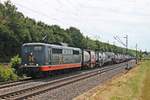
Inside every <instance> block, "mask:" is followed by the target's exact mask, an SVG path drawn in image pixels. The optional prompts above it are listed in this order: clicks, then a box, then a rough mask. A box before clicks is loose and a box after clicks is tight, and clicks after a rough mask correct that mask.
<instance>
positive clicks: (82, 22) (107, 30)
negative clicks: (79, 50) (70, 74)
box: [1, 0, 150, 51]
mask: <svg viewBox="0 0 150 100" xmlns="http://www.w3.org/2000/svg"><path fill="white" fill-rule="evenodd" d="M4 1H6V0H1V2H4ZM10 1H11V2H12V3H13V4H14V5H16V7H17V8H18V11H20V12H22V13H23V14H24V15H25V16H28V17H30V18H33V19H35V20H36V21H42V22H45V23H46V24H49V25H54V24H56V25H59V26H60V27H62V28H65V29H66V28H69V27H70V26H74V27H76V28H78V29H80V30H81V32H82V33H83V34H84V35H85V36H89V37H90V38H92V39H98V40H100V41H104V42H109V43H111V44H115V45H118V46H122V44H120V43H119V42H118V41H117V40H115V39H114V36H118V37H119V38H120V40H122V42H124V43H125V38H124V37H125V35H128V37H129V48H132V49H135V47H136V44H138V49H142V50H147V51H150V45H149V42H150V0H10ZM122 47H123V46H122Z"/></svg>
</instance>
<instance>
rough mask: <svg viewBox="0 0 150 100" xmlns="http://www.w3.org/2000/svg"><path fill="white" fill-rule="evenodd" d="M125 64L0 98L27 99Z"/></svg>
mask: <svg viewBox="0 0 150 100" xmlns="http://www.w3.org/2000/svg"><path fill="white" fill-rule="evenodd" d="M124 66H126V64H125V63H123V64H117V65H112V66H107V67H102V68H100V69H96V70H92V71H88V72H84V73H81V74H78V75H73V76H69V77H65V78H62V79H57V80H54V81H50V82H48V83H46V84H41V85H37V86H34V87H30V88H25V89H22V90H18V91H12V92H9V93H6V94H1V95H0V99H3V100H20V99H27V98H30V97H32V96H35V95H38V94H42V93H44V92H46V91H50V90H53V89H57V88H59V87H62V86H64V85H68V84H71V83H74V82H77V81H80V80H83V79H86V78H89V77H93V76H95V75H98V74H101V73H104V72H108V71H110V70H115V69H117V68H120V67H124Z"/></svg>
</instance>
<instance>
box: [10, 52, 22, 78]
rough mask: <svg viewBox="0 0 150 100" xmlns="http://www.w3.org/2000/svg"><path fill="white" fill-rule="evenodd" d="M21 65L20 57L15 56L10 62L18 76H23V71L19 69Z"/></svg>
mask: <svg viewBox="0 0 150 100" xmlns="http://www.w3.org/2000/svg"><path fill="white" fill-rule="evenodd" d="M20 65H21V58H19V56H18V55H17V56H14V57H13V58H11V61H10V66H11V67H12V68H13V69H14V72H15V73H16V74H17V75H18V76H21V77H22V76H23V74H22V70H21V69H19V66H20Z"/></svg>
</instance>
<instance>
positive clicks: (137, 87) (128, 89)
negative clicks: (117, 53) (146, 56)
mask: <svg viewBox="0 0 150 100" xmlns="http://www.w3.org/2000/svg"><path fill="white" fill-rule="evenodd" d="M149 65H150V61H144V62H142V63H141V64H140V65H139V66H138V69H137V70H136V71H135V72H134V73H133V74H134V75H133V76H132V77H131V78H129V79H127V81H126V82H124V84H122V85H121V87H120V89H119V90H118V91H119V92H120V93H121V94H114V95H113V96H111V98H110V100H139V99H140V98H141V97H140V95H141V94H142V95H146V96H149V94H148V93H149V91H148V90H147V89H148V88H147V87H148V86H150V84H148V83H149V81H148V80H147V79H146V77H147V71H148V70H150V68H149ZM148 74H150V73H148ZM144 80H145V81H144ZM145 85H147V86H145ZM143 87H145V88H143ZM143 89H144V90H143ZM145 89H146V90H147V92H148V93H147V94H145ZM142 91H143V92H142ZM142 97H145V96H142ZM143 100H149V99H143Z"/></svg>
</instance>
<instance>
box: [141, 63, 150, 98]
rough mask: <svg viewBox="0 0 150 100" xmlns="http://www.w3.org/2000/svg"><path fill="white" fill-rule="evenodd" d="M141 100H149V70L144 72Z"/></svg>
mask: <svg viewBox="0 0 150 100" xmlns="http://www.w3.org/2000/svg"><path fill="white" fill-rule="evenodd" d="M147 67H150V64H148V63H147ZM141 100H150V68H148V69H147V70H146V77H145V79H144V82H143V88H142V93H141Z"/></svg>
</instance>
